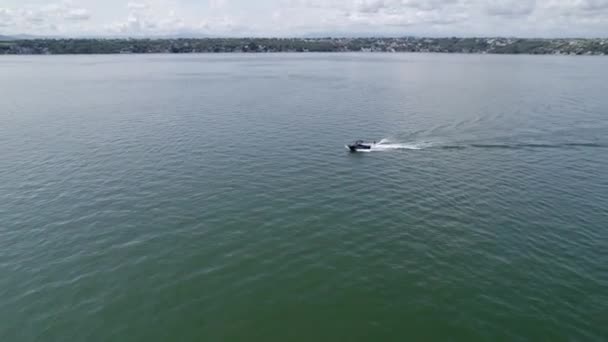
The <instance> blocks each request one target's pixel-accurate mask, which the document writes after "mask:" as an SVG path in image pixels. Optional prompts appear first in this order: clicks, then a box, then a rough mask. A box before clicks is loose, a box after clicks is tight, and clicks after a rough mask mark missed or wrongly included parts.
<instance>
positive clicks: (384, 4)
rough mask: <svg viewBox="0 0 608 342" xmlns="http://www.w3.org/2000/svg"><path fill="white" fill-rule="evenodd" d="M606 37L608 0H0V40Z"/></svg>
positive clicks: (607, 33)
mask: <svg viewBox="0 0 608 342" xmlns="http://www.w3.org/2000/svg"><path fill="white" fill-rule="evenodd" d="M10 34H33V35H54V36H55V35H62V36H92V35H104V36H158V35H184V36H198V35H213V36H302V35H315V34H318V35H334V36H336V35H355V36H357V35H373V34H377V35H426V36H521V37H574V36H576V37H608V0H485V1H484V0H135V1H123V0H56V1H55V0H46V1H45V0H0V35H10Z"/></svg>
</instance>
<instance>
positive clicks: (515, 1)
mask: <svg viewBox="0 0 608 342" xmlns="http://www.w3.org/2000/svg"><path fill="white" fill-rule="evenodd" d="M535 8H536V0H494V1H489V2H488V3H487V5H486V7H485V12H486V13H487V14H489V15H493V16H509V17H512V16H527V15H530V14H531V13H532V12H534V9H535Z"/></svg>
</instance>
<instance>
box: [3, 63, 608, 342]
mask: <svg viewBox="0 0 608 342" xmlns="http://www.w3.org/2000/svg"><path fill="white" fill-rule="evenodd" d="M607 80H608V59H606V58H591V57H589V58H587V57H577V58H573V57H554V56H551V57H537V56H479V55H425V54H401V55H385V54H377V55H374V54H335V55H324V54H276V55H255V56H250V55H188V56H169V55H166V56H164V55H159V56H148V55H146V56H63V57H56V56H53V57H51V56H49V57H2V58H0V341H7V342H8V341H423V340H454V341H477V340H479V341H482V340H486V341H496V340H503V341H504V340H536V341H538V340H544V341H565V340H570V341H593V340H596V341H602V340H606V339H607V338H608V321H607V319H608V266H607V265H608V252H607V251H608V83H607ZM360 138H363V139H370V140H374V139H375V140H378V141H379V140H381V139H384V140H383V144H382V146H381V147H379V148H378V149H377V150H375V151H372V152H371V153H354V154H353V153H349V152H348V151H347V150H346V149H345V148H344V144H345V143H348V142H350V141H352V140H355V139H360Z"/></svg>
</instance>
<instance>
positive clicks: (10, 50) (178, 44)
mask: <svg viewBox="0 0 608 342" xmlns="http://www.w3.org/2000/svg"><path fill="white" fill-rule="evenodd" d="M275 52H335V53H338V52H385V53H390V52H422V53H465V54H527V55H595V56H597V55H600V56H602V55H608V38H595V39H591V38H589V39H585V38H576V39H563V38H560V39H532V38H455V37H453V38H419V37H403V38H179V39H23V40H3V41H0V55H68V54H70V55H74V54H77V55H80V54H178V53H181V54H183V53H275Z"/></svg>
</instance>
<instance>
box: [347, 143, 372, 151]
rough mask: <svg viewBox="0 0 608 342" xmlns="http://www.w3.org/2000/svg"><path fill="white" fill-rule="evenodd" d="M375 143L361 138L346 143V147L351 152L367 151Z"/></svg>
mask: <svg viewBox="0 0 608 342" xmlns="http://www.w3.org/2000/svg"><path fill="white" fill-rule="evenodd" d="M375 143H376V142H375V141H374V142H373V143H367V142H364V141H363V140H357V141H355V142H354V143H352V144H349V145H346V147H348V149H349V150H350V151H351V152H357V151H369V150H371V149H372V146H374V144H375Z"/></svg>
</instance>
